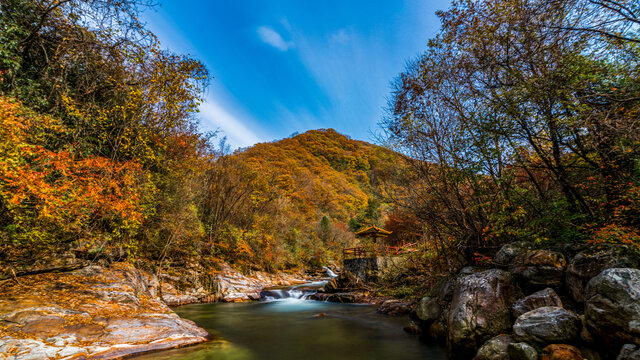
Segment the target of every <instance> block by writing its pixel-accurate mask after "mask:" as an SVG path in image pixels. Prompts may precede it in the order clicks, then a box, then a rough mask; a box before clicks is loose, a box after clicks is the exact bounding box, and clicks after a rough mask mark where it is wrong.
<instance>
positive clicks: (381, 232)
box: [355, 225, 391, 245]
mask: <svg viewBox="0 0 640 360" xmlns="http://www.w3.org/2000/svg"><path fill="white" fill-rule="evenodd" d="M355 235H356V237H358V238H365V239H372V240H373V243H374V244H376V245H384V244H379V243H378V239H384V238H386V237H387V236H389V235H391V231H387V230H385V229H381V228H379V227H377V226H375V225H371V226H369V227H368V228H365V229H362V230H360V231H358V232H356V233H355Z"/></svg>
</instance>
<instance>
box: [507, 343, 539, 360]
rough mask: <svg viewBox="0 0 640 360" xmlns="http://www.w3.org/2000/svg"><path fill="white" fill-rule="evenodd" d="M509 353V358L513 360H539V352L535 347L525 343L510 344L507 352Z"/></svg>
mask: <svg viewBox="0 0 640 360" xmlns="http://www.w3.org/2000/svg"><path fill="white" fill-rule="evenodd" d="M507 351H508V352H509V356H510V357H511V360H537V359H538V352H537V351H536V349H534V348H533V346H531V345H529V344H527V343H524V342H519V343H512V344H509V348H508V350H507Z"/></svg>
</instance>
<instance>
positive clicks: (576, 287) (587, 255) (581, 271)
mask: <svg viewBox="0 0 640 360" xmlns="http://www.w3.org/2000/svg"><path fill="white" fill-rule="evenodd" d="M639 263H640V261H639V260H638V258H637V256H633V255H630V254H625V253H623V251H622V249H619V250H616V249H613V250H610V251H600V252H596V253H592V252H581V253H579V254H578V255H576V256H575V257H574V258H573V259H572V260H571V262H569V266H567V273H566V276H565V280H566V285H567V288H568V289H569V292H570V293H571V296H572V297H573V299H574V300H575V301H577V302H579V303H584V301H585V297H584V294H585V289H586V287H587V284H588V283H589V280H591V279H592V278H594V277H595V276H597V275H598V274H600V273H601V272H602V271H603V270H606V269H611V268H637V267H638V266H639V265H640V264H639Z"/></svg>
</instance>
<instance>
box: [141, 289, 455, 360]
mask: <svg viewBox="0 0 640 360" xmlns="http://www.w3.org/2000/svg"><path fill="white" fill-rule="evenodd" d="M305 289H307V291H308V288H305ZM305 289H302V290H300V288H298V289H297V290H296V289H295V288H294V289H287V288H280V289H273V290H275V291H273V290H272V291H269V292H267V293H264V294H263V296H264V297H265V298H266V299H274V297H275V298H276V299H274V300H269V301H260V302H251V303H212V304H194V305H186V306H181V307H177V308H175V309H174V310H175V312H176V313H178V314H179V315H180V316H182V317H184V318H187V319H191V320H193V321H195V322H196V323H197V324H198V325H199V326H201V327H203V328H204V329H206V330H208V331H209V333H210V334H212V335H213V337H214V339H216V338H217V340H214V341H211V342H208V343H205V344H201V345H196V346H193V347H188V348H183V349H175V350H169V351H165V352H160V353H153V354H148V355H144V356H141V357H139V358H136V359H144V360H150V359H154V360H169V359H179V360H205V359H207V360H208V359H216V360H254V359H255V360H258V359H260V360H262V359H264V360H271V359H274V360H276V359H277V360H288V359H296V360H297V359H323V360H347V359H349V360H351V359H363V360H365V359H366V360H371V359H385V360H405V359H406V360H409V359H431V360H444V359H446V356H445V351H444V350H443V349H442V348H441V347H438V346H436V345H433V344H425V343H423V342H421V341H419V340H418V339H417V338H416V337H414V336H411V335H409V334H407V333H405V332H404V331H403V330H402V327H403V326H404V325H405V324H406V322H407V318H406V317H401V318H394V317H389V316H385V315H381V314H378V313H376V309H375V307H373V306H369V305H353V304H336V303H329V302H321V301H311V300H304V299H303V298H304V297H305V296H306V294H305V291H304V290H305ZM274 294H276V295H275V296H274ZM277 294H281V295H277ZM290 296H293V297H290Z"/></svg>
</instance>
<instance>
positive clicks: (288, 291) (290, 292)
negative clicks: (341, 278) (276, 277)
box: [260, 285, 318, 301]
mask: <svg viewBox="0 0 640 360" xmlns="http://www.w3.org/2000/svg"><path fill="white" fill-rule="evenodd" d="M317 292H318V290H316V289H313V288H305V287H304V285H302V286H293V287H290V288H270V289H264V290H262V291H261V292H260V300H263V301H273V300H282V299H301V300H306V299H307V297H308V296H309V295H313V294H315V293H317Z"/></svg>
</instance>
